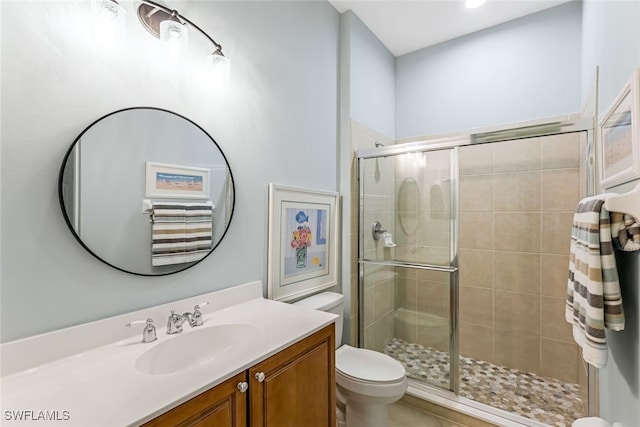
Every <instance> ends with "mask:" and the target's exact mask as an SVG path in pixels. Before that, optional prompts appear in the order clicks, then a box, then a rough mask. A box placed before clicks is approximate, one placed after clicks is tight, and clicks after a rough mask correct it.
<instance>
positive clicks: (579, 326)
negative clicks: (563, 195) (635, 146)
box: [565, 196, 624, 368]
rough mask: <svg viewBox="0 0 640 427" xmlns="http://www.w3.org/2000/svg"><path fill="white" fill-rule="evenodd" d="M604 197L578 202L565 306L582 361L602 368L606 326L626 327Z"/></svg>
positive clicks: (572, 236) (605, 348)
mask: <svg viewBox="0 0 640 427" xmlns="http://www.w3.org/2000/svg"><path fill="white" fill-rule="evenodd" d="M605 198H606V196H595V197H589V198H587V199H584V200H582V201H580V203H579V204H578V208H577V209H576V213H575V214H574V217H573V226H572V230H571V250H570V254H569V280H568V285H567V305H566V311H565V317H566V320H567V321H568V322H569V323H571V324H573V337H574V339H575V340H576V342H577V343H578V344H579V345H580V347H581V348H582V356H583V358H584V360H585V361H587V362H588V363H590V364H591V365H593V366H596V367H598V368H602V367H604V366H605V365H606V364H607V339H606V334H605V328H609V329H611V330H614V331H620V330H623V329H624V313H623V310H622V297H621V294H620V283H619V281H618V271H617V268H616V260H615V257H614V254H613V244H612V238H611V233H612V230H611V227H610V218H609V212H608V211H607V210H606V209H605V208H604V206H603V205H604V201H605ZM617 231H619V229H618V230H617Z"/></svg>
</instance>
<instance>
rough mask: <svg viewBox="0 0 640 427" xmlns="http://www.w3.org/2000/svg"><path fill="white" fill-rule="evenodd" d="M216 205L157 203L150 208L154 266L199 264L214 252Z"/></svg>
mask: <svg viewBox="0 0 640 427" xmlns="http://www.w3.org/2000/svg"><path fill="white" fill-rule="evenodd" d="M212 213H213V204H212V203H211V202H205V203H179V202H172V203H154V204H153V205H152V208H151V223H152V225H151V265H153V266H160V265H171V264H183V263H188V262H195V261H199V260H201V259H202V258H204V257H205V256H207V254H208V253H209V252H210V251H211V247H212V242H213V219H212V218H213V216H212Z"/></svg>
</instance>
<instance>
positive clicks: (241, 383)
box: [238, 381, 249, 393]
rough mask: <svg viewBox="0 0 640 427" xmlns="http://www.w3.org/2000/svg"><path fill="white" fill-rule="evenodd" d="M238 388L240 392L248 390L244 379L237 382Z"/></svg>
mask: <svg viewBox="0 0 640 427" xmlns="http://www.w3.org/2000/svg"><path fill="white" fill-rule="evenodd" d="M238 390H240V393H244V392H246V391H247V390H249V384H247V382H246V381H242V382H240V383H238Z"/></svg>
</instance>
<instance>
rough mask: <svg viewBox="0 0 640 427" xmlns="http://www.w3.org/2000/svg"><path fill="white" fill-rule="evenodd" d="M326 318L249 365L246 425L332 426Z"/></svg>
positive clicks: (330, 335) (331, 350)
mask: <svg viewBox="0 0 640 427" xmlns="http://www.w3.org/2000/svg"><path fill="white" fill-rule="evenodd" d="M334 341H335V332H334V325H333V324H331V325H329V326H327V327H325V328H324V329H322V330H320V331H318V332H316V333H315V334H313V335H311V336H309V337H307V338H305V339H303V340H302V341H299V342H297V343H296V344H293V345H292V346H291V347H288V348H286V349H285V350H283V351H281V352H280V353H277V354H275V355H274V356H272V357H270V358H269V359H267V360H265V361H263V362H261V363H259V364H258V365H256V366H254V367H253V368H251V369H250V370H249V402H250V403H249V405H250V414H249V425H250V426H251V427H302V426H304V427H334V426H335V423H336V420H335V416H336V415H335V414H336V411H335V400H336V394H335V393H336V392H335V388H336V387H335V344H334Z"/></svg>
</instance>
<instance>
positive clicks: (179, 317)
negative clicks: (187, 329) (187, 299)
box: [167, 302, 209, 335]
mask: <svg viewBox="0 0 640 427" xmlns="http://www.w3.org/2000/svg"><path fill="white" fill-rule="evenodd" d="M207 304H209V303H208V302H205V303H202V304H199V305H196V306H195V307H194V308H193V313H189V312H186V313H183V314H177V313H176V312H175V310H171V314H170V315H169V319H168V320H167V334H170V335H172V334H179V333H180V332H182V325H183V324H184V322H189V326H191V327H192V328H195V327H196V326H201V325H202V324H203V323H204V322H203V321H202V313H201V312H200V307H204V306H205V305H207Z"/></svg>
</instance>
